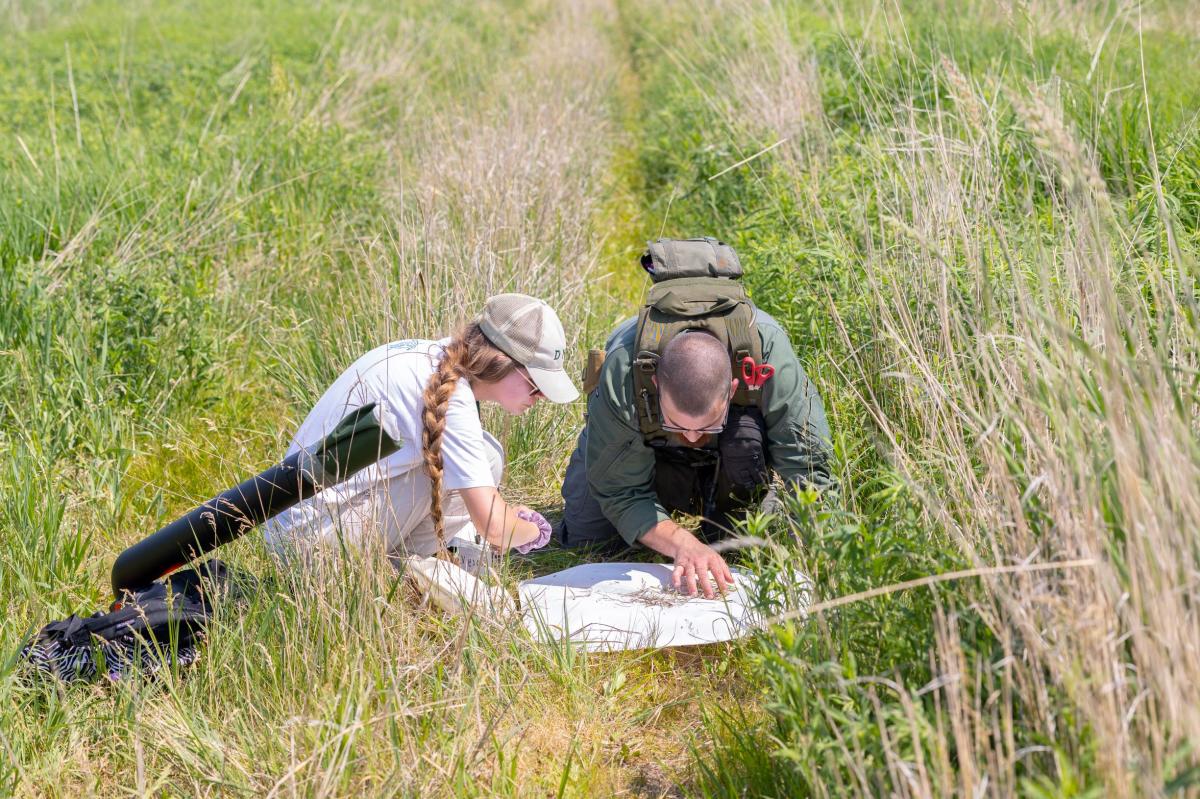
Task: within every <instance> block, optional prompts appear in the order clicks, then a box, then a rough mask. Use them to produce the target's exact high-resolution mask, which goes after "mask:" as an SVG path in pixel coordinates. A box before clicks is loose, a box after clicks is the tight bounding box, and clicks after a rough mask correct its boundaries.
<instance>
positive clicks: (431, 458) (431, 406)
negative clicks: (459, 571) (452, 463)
mask: <svg viewBox="0 0 1200 799" xmlns="http://www.w3.org/2000/svg"><path fill="white" fill-rule="evenodd" d="M466 356H467V344H466V342H464V341H463V340H462V339H461V338H456V339H455V340H453V341H451V342H450V345H449V346H448V347H447V348H446V352H445V355H444V356H443V357H442V360H441V361H440V362H439V363H438V368H437V371H436V372H434V373H433V374H432V375H431V376H430V378H429V383H427V384H426V386H425V394H424V399H425V410H424V413H423V414H422V422H423V423H424V431H423V432H422V435H421V449H422V455H423V456H424V458H425V471H426V472H428V473H429V480H430V482H431V483H432V485H431V487H430V488H431V490H430V496H429V515H430V517H431V518H432V519H433V530H434V532H435V533H436V534H437V541H438V552H437V556H438V557H439V558H449V554H450V553H449V551H448V550H447V549H446V523H445V519H444V515H443V512H442V473H443V464H442V433H443V432H445V430H446V411H447V409H448V408H449V406H450V396H451V395H452V394H453V393H454V389H455V388H456V387H457V385H458V381H459V379H460V378H463V377H467V376H468V375H467V370H466V367H465V366H464V363H463V362H464V361H465V360H466Z"/></svg>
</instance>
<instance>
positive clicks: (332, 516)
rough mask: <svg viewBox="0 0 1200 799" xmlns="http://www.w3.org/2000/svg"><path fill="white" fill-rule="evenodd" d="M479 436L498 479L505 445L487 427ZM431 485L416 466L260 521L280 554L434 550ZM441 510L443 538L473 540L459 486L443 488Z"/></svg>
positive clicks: (398, 554)
mask: <svg viewBox="0 0 1200 799" xmlns="http://www.w3.org/2000/svg"><path fill="white" fill-rule="evenodd" d="M483 440H484V442H485V444H486V445H487V448H488V452H487V456H488V464H489V465H490V466H491V468H492V478H493V479H494V480H495V481H496V485H499V484H500V478H501V477H503V476H504V448H503V447H501V446H500V442H499V441H497V440H496V439H495V437H493V436H492V435H491V434H490V433H488V432H487V431H484V433H483ZM430 485H431V484H430V480H429V475H427V474H425V469H424V468H421V467H418V468H415V469H411V470H409V471H407V472H405V473H404V474H401V475H398V476H396V477H392V478H388V479H382V480H380V481H379V482H378V483H376V484H369V485H367V486H365V487H364V488H363V490H361V491H359V492H357V493H356V494H355V496H354V498H353V499H351V500H349V501H347V502H343V503H341V504H340V505H339V506H338V507H336V508H333V507H332V506H331V505H330V504H324V505H322V506H321V507H320V508H319V509H318V507H317V506H316V505H315V504H312V503H301V504H300V505H298V506H296V507H294V508H292V509H290V510H288V511H285V512H284V513H282V514H280V515H279V516H277V517H276V518H275V519H273V520H272V521H271V522H269V523H268V524H267V525H265V527H264V533H265V535H266V539H267V544H268V546H270V547H271V548H272V549H274V550H275V551H276V552H277V553H278V554H280V555H284V554H286V552H287V551H288V550H293V551H296V550H299V551H304V550H312V549H324V548H326V547H339V546H349V547H353V548H355V549H375V548H376V547H382V548H383V550H384V551H385V553H386V554H387V555H388V556H389V557H392V558H401V557H404V556H405V555H426V556H428V555H433V554H434V553H436V552H437V550H438V540H437V534H436V533H435V532H434V529H433V519H432V518H430V515H429V507H430ZM442 514H443V519H444V521H445V529H446V541H447V542H449V541H450V540H451V539H454V538H462V539H466V540H468V541H473V540H474V538H475V532H476V531H475V525H474V524H473V523H472V522H471V517H470V515H469V514H468V513H467V508H466V505H465V504H464V503H463V500H462V496H461V495H460V494H459V492H458V491H448V492H445V493H443V494H442Z"/></svg>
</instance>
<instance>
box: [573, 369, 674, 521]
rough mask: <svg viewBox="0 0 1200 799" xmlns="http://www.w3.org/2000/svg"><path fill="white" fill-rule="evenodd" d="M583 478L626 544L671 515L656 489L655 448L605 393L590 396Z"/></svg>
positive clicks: (602, 389) (594, 393)
mask: <svg viewBox="0 0 1200 799" xmlns="http://www.w3.org/2000/svg"><path fill="white" fill-rule="evenodd" d="M587 425H588V436H587V451H586V453H585V456H586V458H587V479H588V487H589V488H590V489H591V491H592V496H594V497H595V498H596V501H597V502H598V503H600V510H602V511H603V512H604V515H605V516H606V517H608V520H609V521H610V522H612V523H613V526H614V527H616V528H617V532H619V533H620V534H621V537H622V538H623V539H625V542H626V543H628V544H633V543H634V542H635V541H637V540H639V538H641V536H642V534H643V533H645V532H646V531H647V530H649V529H651V528H652V527H654V526H655V525H656V524H658V523H659V522H661V521H663V520H664V519H668V520H669V519H670V516H669V515H668V514H667V512H666V511H665V510H664V509H663V507H662V505H660V504H659V502H658V496H657V494H656V493H655V491H654V452H653V450H651V449H650V448H649V447H647V446H646V445H645V444H643V443H642V434H641V431H640V430H637V429H631V428H630V427H629V425H628V424H627V423H626V422H625V421H623V420H622V419H621V418H620V417H619V416H618V415H617V412H616V411H615V410H614V409H613V408H612V406H611V403H610V401H609V400H608V398H607V397H605V396H604V387H603V386H602V387H601V389H600V390H599V391H596V392H593V393H592V395H591V397H589V399H588V420H587Z"/></svg>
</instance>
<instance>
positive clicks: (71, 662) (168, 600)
mask: <svg viewBox="0 0 1200 799" xmlns="http://www.w3.org/2000/svg"><path fill="white" fill-rule="evenodd" d="M250 580H252V578H250V577H249V576H248V575H245V574H244V573H242V572H235V570H233V569H231V568H230V567H229V566H227V565H225V564H224V563H222V562H221V561H219V560H217V559H216V558H211V559H209V560H206V561H204V562H202V563H199V564H196V566H195V567H194V568H188V569H181V570H179V571H177V572H174V573H172V574H169V575H167V576H166V577H164V578H163V579H161V580H157V581H155V582H154V583H152V584H151V585H150V586H149V587H147V588H144V589H140V590H136V591H125V592H124V596H123V599H122V600H121V601H118V602H114V603H113V606H112V608H111V609H110V610H109V611H108V612H107V613H105V612H98V613H93V614H92V615H91V616H87V617H81V616H75V615H72V616H69V617H68V618H66V619H63V620H62V621H56V622H53V623H51V624H47V625H46V626H45V627H43V628H42V629H41V630H39V631H38V633H37V635H36V636H34V638H33V640H32V641H30V642H29V643H28V644H26V645H25V647H24V648H22V650H21V655H20V659H21V661H22V662H23V665H24V667H25V670H26V673H28V674H31V675H36V676H52V677H57V678H59V679H60V680H62V681H64V682H76V681H88V680H92V679H94V678H96V677H97V676H103V677H106V678H108V679H109V680H112V681H118V680H123V679H126V678H128V677H130V676H132V675H133V674H134V673H137V672H141V673H142V674H148V675H153V674H155V673H157V672H158V671H159V670H160V669H162V668H164V667H165V668H170V667H171V666H172V665H175V666H179V667H183V666H188V665H190V664H192V663H194V662H195V661H196V660H197V659H198V658H199V657H200V651H199V646H200V644H201V643H202V642H203V640H204V636H205V630H206V628H207V626H208V622H209V619H210V618H211V617H212V614H213V611H214V609H215V607H216V603H218V602H221V601H224V600H225V599H227V598H236V597H239V596H242V595H243V594H244V590H245V585H246V581H250Z"/></svg>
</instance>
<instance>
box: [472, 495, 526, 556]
mask: <svg viewBox="0 0 1200 799" xmlns="http://www.w3.org/2000/svg"><path fill="white" fill-rule="evenodd" d="M459 493H460V494H462V498H463V504H465V505H466V506H467V513H468V514H469V515H470V517H471V521H472V522H473V523H474V524H475V529H476V530H477V531H478V532H479V534H480V535H481V536H483V538H484V540H486V541H487V542H488V543H489V544H491V545H492V546H494V547H496V548H497V549H508V548H509V547H518V546H521V545H523V544H528V543H530V542H531V541H535V540H536V539H537V538H538V536H539V535H541V530H539V529H538V526H537V524H535V523H534V522H527V521H525V520H524V519H520V518H518V517H517V512H518V511H521V510H525V511H529V510H530V509H529V508H527V507H525V506H524V505H509V504H508V503H507V502H505V501H504V497H502V496H500V492H499V491H497V490H496V489H495V488H493V487H492V486H481V487H479V488H463V489H460V490H459Z"/></svg>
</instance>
